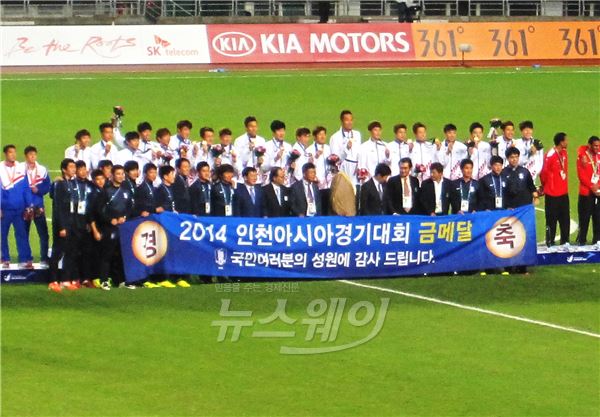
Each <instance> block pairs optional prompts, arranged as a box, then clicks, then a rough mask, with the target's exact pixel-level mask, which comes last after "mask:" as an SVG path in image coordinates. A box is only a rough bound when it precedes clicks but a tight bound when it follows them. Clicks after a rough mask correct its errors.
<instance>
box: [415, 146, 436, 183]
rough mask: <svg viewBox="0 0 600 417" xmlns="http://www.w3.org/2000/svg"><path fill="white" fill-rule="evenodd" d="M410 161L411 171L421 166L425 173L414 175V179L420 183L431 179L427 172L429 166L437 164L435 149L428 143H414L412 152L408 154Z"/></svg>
mask: <svg viewBox="0 0 600 417" xmlns="http://www.w3.org/2000/svg"><path fill="white" fill-rule="evenodd" d="M410 160H411V161H412V164H413V170H414V169H416V167H417V165H423V166H424V167H425V172H423V173H422V174H421V173H417V174H416V177H417V178H418V179H419V180H420V181H424V180H426V179H428V178H429V177H431V173H430V171H429V168H430V167H431V164H432V163H434V162H437V147H436V146H435V144H433V143H431V142H428V141H423V142H419V141H415V142H414V145H413V149H412V152H411V153H410Z"/></svg>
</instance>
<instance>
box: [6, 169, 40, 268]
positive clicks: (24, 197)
mask: <svg viewBox="0 0 600 417" xmlns="http://www.w3.org/2000/svg"><path fill="white" fill-rule="evenodd" d="M1 164H2V167H1V168H2V169H1V170H0V171H1V172H0V175H1V177H2V196H1V198H0V208H1V209H2V220H1V222H0V223H1V238H2V245H1V246H2V261H3V262H6V261H10V252H9V250H8V232H9V230H10V226H13V227H14V229H15V238H16V240H17V252H18V253H19V262H29V261H31V260H32V257H31V247H30V246H29V236H28V235H27V231H26V228H25V220H24V219H23V213H24V211H25V209H26V208H29V207H31V205H32V201H31V199H32V194H31V190H30V189H29V181H28V179H27V175H26V173H25V166H24V165H23V164H20V163H16V165H15V166H14V167H10V168H6V166H5V165H4V162H2V163H1Z"/></svg>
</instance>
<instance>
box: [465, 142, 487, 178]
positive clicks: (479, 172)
mask: <svg viewBox="0 0 600 417" xmlns="http://www.w3.org/2000/svg"><path fill="white" fill-rule="evenodd" d="M467 152H468V150H467ZM491 158H492V147H491V146H490V144H489V143H488V142H484V141H479V143H478V144H477V146H476V147H474V148H473V153H472V154H471V161H473V178H474V179H476V180H479V179H481V178H483V177H484V176H485V175H487V174H489V172H490V159H491Z"/></svg>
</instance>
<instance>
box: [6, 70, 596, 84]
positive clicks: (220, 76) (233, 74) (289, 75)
mask: <svg viewBox="0 0 600 417" xmlns="http://www.w3.org/2000/svg"><path fill="white" fill-rule="evenodd" d="M353 70H354V69H353ZM358 70H360V69H358ZM599 73H600V71H598V70H588V69H579V70H572V71H473V72H471V71H446V72H371V73H368V72H367V73H362V74H357V73H355V72H352V71H350V70H349V71H348V72H343V73H327V72H314V73H313V72H299V73H285V74H247V73H239V72H235V70H234V71H232V72H225V73H222V74H214V75H213V74H211V75H178V76H174V77H173V76H171V77H167V76H153V75H150V76H149V75H145V76H139V77H136V76H125V77H102V75H101V74H102V73H100V74H99V75H98V76H85V77H73V76H68V77H53V76H52V74H49V75H50V76H48V77H27V78H19V77H16V76H15V77H10V78H2V79H1V81H3V82H4V81H53V80H57V81H77V80H80V81H93V80H99V79H102V80H119V81H120V80H124V81H125V80H131V81H139V80H142V81H144V80H151V81H156V80H203V79H211V80H216V79H223V80H227V79H232V78H322V77H324V78H329V77H352V78H355V77H395V76H403V77H413V76H425V75H434V76H444V77H447V76H450V75H459V76H460V75H503V74H534V75H536V74H599Z"/></svg>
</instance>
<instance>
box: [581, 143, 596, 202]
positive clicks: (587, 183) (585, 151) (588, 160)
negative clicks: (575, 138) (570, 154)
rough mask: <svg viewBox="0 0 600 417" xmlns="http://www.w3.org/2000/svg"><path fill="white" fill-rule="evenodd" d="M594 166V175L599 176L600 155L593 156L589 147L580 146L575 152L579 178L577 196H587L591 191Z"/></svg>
mask: <svg viewBox="0 0 600 417" xmlns="http://www.w3.org/2000/svg"><path fill="white" fill-rule="evenodd" d="M593 164H596V167H597V168H596V173H597V174H598V175H600V154H596V155H594V154H593V153H592V152H591V151H590V150H589V146H587V145H584V146H580V147H579V149H578V150H577V177H578V178H579V195H584V196H588V195H590V194H591V192H592V190H591V187H592V176H593V175H594V165H593Z"/></svg>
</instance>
